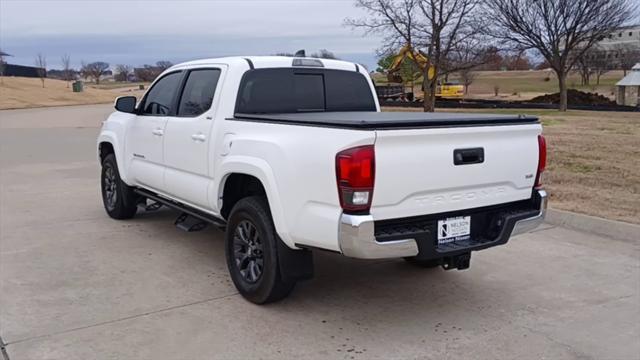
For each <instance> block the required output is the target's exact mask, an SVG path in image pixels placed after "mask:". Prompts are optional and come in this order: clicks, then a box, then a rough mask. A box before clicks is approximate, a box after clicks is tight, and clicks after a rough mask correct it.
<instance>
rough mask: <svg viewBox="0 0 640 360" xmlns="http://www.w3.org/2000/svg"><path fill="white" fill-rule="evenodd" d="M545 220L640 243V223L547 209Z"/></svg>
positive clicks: (553, 223)
mask: <svg viewBox="0 0 640 360" xmlns="http://www.w3.org/2000/svg"><path fill="white" fill-rule="evenodd" d="M545 221H546V222H547V223H549V224H552V225H559V226H563V227H568V228H571V229H575V230H580V231H582V232H587V233H592V234H597V235H600V236H604V237H609V238H613V239H616V240H621V241H625V242H630V243H634V244H637V243H640V225H635V224H630V223H626V222H622V221H615V220H607V219H603V218H599V217H595V216H590V215H583V214H577V213H574V212H570V211H565V210H557V209H547V214H546V217H545Z"/></svg>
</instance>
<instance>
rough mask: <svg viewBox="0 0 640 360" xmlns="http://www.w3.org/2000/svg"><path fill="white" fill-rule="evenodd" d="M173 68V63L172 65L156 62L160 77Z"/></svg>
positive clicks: (168, 62) (169, 62) (166, 62)
mask: <svg viewBox="0 0 640 360" xmlns="http://www.w3.org/2000/svg"><path fill="white" fill-rule="evenodd" d="M172 66H173V63H171V61H158V62H156V67H157V68H158V75H159V74H160V73H161V72H163V71H165V70H167V69H168V68H170V67H172Z"/></svg>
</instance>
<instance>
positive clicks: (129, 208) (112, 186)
mask: <svg viewBox="0 0 640 360" xmlns="http://www.w3.org/2000/svg"><path fill="white" fill-rule="evenodd" d="M100 183H101V189H102V203H103V204H104V209H105V210H106V211H107V214H108V215H109V216H110V217H112V218H114V219H118V220H123V219H131V218H132V217H133V216H134V215H135V214H136V211H137V208H138V196H137V195H136V194H135V193H134V192H133V189H132V188H131V187H130V186H128V185H127V184H125V183H124V182H123V181H122V179H120V173H119V172H118V164H117V163H116V157H115V156H114V155H113V154H109V155H107V156H106V157H105V158H104V160H103V161H102V174H101V179H100Z"/></svg>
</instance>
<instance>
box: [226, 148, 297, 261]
mask: <svg viewBox="0 0 640 360" xmlns="http://www.w3.org/2000/svg"><path fill="white" fill-rule="evenodd" d="M243 158H244V157H243ZM221 170H222V171H221V172H222V173H223V175H221V177H220V179H221V180H220V183H219V186H218V194H219V196H218V204H217V205H218V209H220V214H221V215H222V216H223V217H224V218H225V219H226V218H227V217H228V215H229V212H230V211H231V208H232V207H233V205H235V203H237V201H238V200H240V199H242V198H243V197H246V196H253V195H264V196H266V198H267V203H268V205H269V210H270V212H271V218H272V219H273V224H274V226H275V228H276V232H277V233H278V236H280V238H281V239H282V241H283V242H284V243H285V244H287V246H289V247H290V248H293V249H295V248H296V247H295V245H294V243H293V241H292V240H291V238H290V236H289V231H288V229H287V226H286V223H285V221H284V217H283V211H282V205H281V201H280V196H279V195H278V188H277V186H276V182H275V177H274V176H273V172H272V171H271V167H269V166H268V164H267V163H266V162H265V161H264V160H262V159H256V158H248V157H247V158H244V159H236V160H234V161H228V162H226V163H225V164H224V165H223V166H222V168H221Z"/></svg>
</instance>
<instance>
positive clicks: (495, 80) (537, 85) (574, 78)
mask: <svg viewBox="0 0 640 360" xmlns="http://www.w3.org/2000/svg"><path fill="white" fill-rule="evenodd" d="M475 76H476V78H475V80H474V81H473V83H472V84H471V85H470V86H469V93H468V95H467V97H468V98H476V99H492V100H493V99H503V100H528V99H531V98H534V97H536V96H539V95H544V94H550V93H555V92H558V80H557V78H556V76H555V74H554V73H553V71H551V70H532V71H478V72H476V73H475ZM623 77H624V75H623V72H622V71H610V72H608V73H605V74H604V75H603V76H602V77H601V78H600V85H598V86H596V85H595V83H596V80H595V78H593V79H592V84H591V85H589V86H581V85H580V77H579V76H578V74H577V73H572V74H571V75H570V76H569V80H568V85H569V87H570V88H572V89H577V90H581V91H586V92H597V93H599V94H602V95H604V96H607V97H609V98H611V99H614V98H615V93H614V88H615V83H616V82H618V81H620V79H622V78H623ZM374 79H375V81H376V83H379V84H384V83H386V81H387V80H386V77H385V76H383V75H375V76H374ZM450 80H457V78H456V76H455V75H452V76H451V77H450ZM420 84H421V81H418V82H417V83H416V87H417V88H418V87H419V85H420ZM495 87H498V88H499V92H498V96H497V97H496V96H495V93H494V88H495ZM418 93H421V91H417V92H416V94H418Z"/></svg>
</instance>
